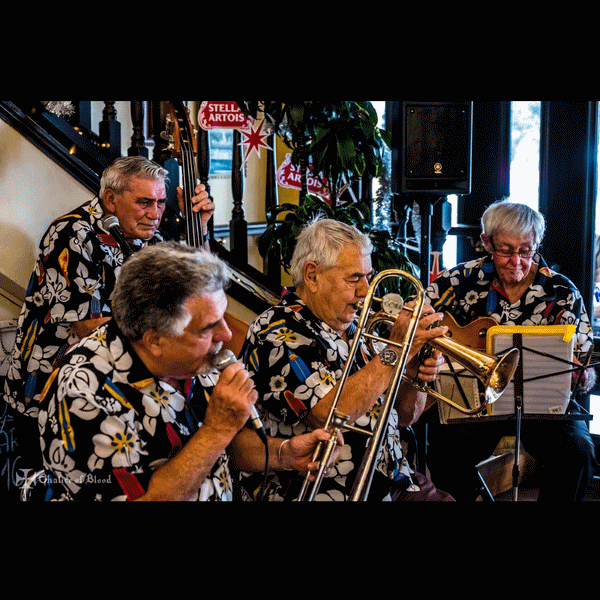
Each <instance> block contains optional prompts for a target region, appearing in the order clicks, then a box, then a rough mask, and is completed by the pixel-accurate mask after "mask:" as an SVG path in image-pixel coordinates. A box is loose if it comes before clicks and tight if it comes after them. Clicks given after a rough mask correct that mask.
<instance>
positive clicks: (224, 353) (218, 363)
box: [212, 348, 267, 445]
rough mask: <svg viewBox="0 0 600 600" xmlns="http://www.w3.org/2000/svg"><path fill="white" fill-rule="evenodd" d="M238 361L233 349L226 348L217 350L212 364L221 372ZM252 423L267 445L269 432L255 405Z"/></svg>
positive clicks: (251, 415)
mask: <svg viewBox="0 0 600 600" xmlns="http://www.w3.org/2000/svg"><path fill="white" fill-rule="evenodd" d="M236 362H237V357H236V355H235V354H234V353H233V352H232V351H231V350H227V349H226V348H225V349H223V350H220V351H219V352H217V354H216V355H215V356H214V358H213V361H212V364H213V367H214V368H215V369H217V371H219V372H221V371H223V370H224V369H225V368H226V367H228V366H229V365H232V364H234V363H236ZM250 423H251V424H252V427H254V429H255V430H256V433H258V435H259V437H260V439H261V440H262V441H263V443H264V444H265V445H266V444H267V434H266V432H265V428H264V427H263V424H262V421H261V420H260V417H259V416H258V411H257V410H256V407H255V406H253V407H252V412H251V413H250Z"/></svg>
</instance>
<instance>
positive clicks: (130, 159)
mask: <svg viewBox="0 0 600 600" xmlns="http://www.w3.org/2000/svg"><path fill="white" fill-rule="evenodd" d="M168 174H169V172H168V171H167V170H166V169H163V168H162V167H161V166H160V165H158V164H156V163H155V162H153V161H151V160H149V159H147V158H146V157H144V156H122V157H120V158H117V159H116V160H115V161H114V162H113V163H112V164H111V165H110V166H108V167H106V169H104V172H103V173H102V178H101V179H100V192H99V193H98V196H99V198H100V199H102V198H104V194H105V192H106V190H112V191H113V192H115V193H116V194H121V193H123V192H124V191H125V190H126V189H127V187H128V186H129V180H130V179H131V178H132V177H141V178H142V179H162V180H163V181H165V182H166V181H167V179H168V177H167V175H168Z"/></svg>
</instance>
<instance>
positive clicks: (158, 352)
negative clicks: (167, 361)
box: [141, 329, 165, 358]
mask: <svg viewBox="0 0 600 600" xmlns="http://www.w3.org/2000/svg"><path fill="white" fill-rule="evenodd" d="M164 339H165V338H164V337H163V336H162V335H160V334H159V333H157V332H156V331H154V330H153V329H148V330H146V331H145V332H144V335H143V336H142V339H141V342H142V344H143V346H144V348H145V349H146V351H147V352H149V353H150V354H151V355H152V356H153V357H155V358H160V357H161V356H162V353H163V343H164Z"/></svg>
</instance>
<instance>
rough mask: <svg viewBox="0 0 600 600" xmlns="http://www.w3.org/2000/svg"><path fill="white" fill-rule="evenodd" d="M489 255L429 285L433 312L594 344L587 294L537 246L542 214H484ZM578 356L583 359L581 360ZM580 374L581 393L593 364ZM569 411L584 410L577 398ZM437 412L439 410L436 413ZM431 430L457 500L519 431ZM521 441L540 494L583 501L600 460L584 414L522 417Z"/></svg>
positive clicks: (442, 474)
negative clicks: (554, 331)
mask: <svg viewBox="0 0 600 600" xmlns="http://www.w3.org/2000/svg"><path fill="white" fill-rule="evenodd" d="M482 226H483V233H482V234H481V241H482V243H483V245H484V247H485V249H486V251H487V252H488V254H487V256H485V257H484V258H480V259H477V260H473V261H469V262H466V263H463V264H460V265H458V266H456V267H454V268H453V269H448V270H446V271H444V272H443V273H442V274H441V275H440V276H439V277H438V278H437V279H436V280H435V281H434V282H433V283H432V284H431V285H430V286H429V288H428V289H427V290H426V295H427V297H428V298H429V301H430V302H431V305H432V306H433V308H434V310H436V311H440V312H445V313H448V314H449V315H450V316H451V317H452V318H453V320H454V321H455V322H456V324H457V325H458V326H459V327H466V326H468V325H469V324H471V323H474V322H475V321H476V320H477V319H480V318H483V317H491V318H492V319H493V320H494V321H495V322H496V323H497V324H499V325H517V326H518V325H530V326H531V325H565V324H574V325H575V326H576V340H575V352H576V353H577V352H587V351H588V350H589V349H590V348H591V347H593V337H592V328H591V326H590V321H589V318H588V314H587V311H586V308H585V306H584V303H583V300H582V298H581V294H580V293H579V291H578V290H577V288H576V287H575V286H574V285H573V283H572V282H571V281H570V280H569V279H567V278H566V277H565V276H563V275H561V274H560V273H556V272H554V271H552V270H551V269H550V268H548V266H547V265H546V263H545V261H544V259H543V258H542V257H541V256H540V255H539V254H538V252H537V249H538V248H539V245H540V244H541V242H542V239H543V236H544V229H545V221H544V217H543V215H541V214H540V213H539V212H537V211H535V210H533V209H531V208H529V207H528V206H526V205H523V204H518V203H514V202H510V201H507V200H504V201H500V202H496V203H495V204H493V205H491V206H490V207H489V208H488V209H487V210H486V211H485V212H484V214H483V217H482ZM574 361H575V362H576V358H574ZM578 373H580V371H575V372H574V382H575V381H577V382H578V389H577V390H574V391H575V392H576V393H577V392H579V393H582V392H585V391H587V390H589V389H591V387H593V384H594V381H595V371H594V369H587V370H585V371H583V376H581V377H579V376H578ZM568 411H569V412H570V413H573V414H577V413H579V412H580V407H579V406H578V405H577V403H576V402H575V401H573V400H571V402H570V405H569V407H568ZM430 412H432V413H433V412H434V411H430ZM433 421H434V422H433V423H431V424H430V427H429V431H428V442H429V447H428V458H427V464H428V467H429V469H430V471H431V473H432V477H433V478H434V479H435V481H436V483H437V484H438V485H440V486H441V487H443V488H444V489H446V490H448V491H449V492H450V493H451V494H452V495H453V496H454V497H455V498H456V499H457V500H459V501H460V500H467V501H468V500H474V499H475V493H476V492H475V489H476V486H475V479H474V474H473V473H474V466H475V465H476V464H477V463H478V462H480V461H481V460H484V459H486V458H488V457H489V456H491V454H492V452H493V451H494V449H495V447H496V446H497V444H498V442H499V441H500V439H501V437H503V436H504V435H514V423H512V424H511V422H510V421H496V422H485V420H483V421H479V422H477V423H473V424H470V423H469V424H467V425H458V424H447V425H443V424H440V423H439V422H438V421H437V419H435V418H434V419H433ZM521 440H522V442H523V445H524V447H525V449H526V450H527V451H528V452H529V453H530V454H531V455H532V456H533V457H534V458H535V459H536V461H537V462H538V464H539V466H540V478H541V479H540V485H539V496H538V500H542V501H543V500H554V501H574V500H581V498H582V496H583V494H584V492H585V488H586V485H587V484H588V482H589V481H590V479H591V477H592V476H593V474H594V470H595V468H596V466H597V463H596V456H595V451H594V444H593V442H592V439H591V436H590V432H589V429H588V427H587V425H586V423H585V421H583V420H542V419H535V420H523V423H522V427H521Z"/></svg>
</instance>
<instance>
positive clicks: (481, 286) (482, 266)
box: [426, 255, 594, 352]
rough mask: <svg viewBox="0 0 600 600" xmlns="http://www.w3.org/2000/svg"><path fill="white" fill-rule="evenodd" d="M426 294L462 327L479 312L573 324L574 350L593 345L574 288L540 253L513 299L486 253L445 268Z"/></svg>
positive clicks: (502, 318)
mask: <svg viewBox="0 0 600 600" xmlns="http://www.w3.org/2000/svg"><path fill="white" fill-rule="evenodd" d="M426 295H427V297H428V299H429V301H430V302H431V305H432V306H433V307H434V308H435V310H438V311H440V312H448V313H450V314H451V315H452V316H453V317H454V320H455V321H456V323H457V324H458V325H459V326H461V327H464V326H465V325H468V324H469V323H471V322H472V321H474V320H475V319H477V318H481V317H491V318H492V319H494V320H495V321H496V322H497V323H498V324H499V325H570V324H575V325H576V327H577V339H576V340H575V351H578V352H587V351H588V350H589V349H590V348H592V347H593V343H594V340H593V334H592V327H591V325H590V320H589V317H588V314H587V311H586V309H585V306H584V303H583V299H582V297H581V294H580V293H579V290H578V289H577V288H576V287H575V285H574V284H573V283H572V282H571V281H570V280H569V279H567V278H566V277H565V276H564V275H561V274H560V273H556V272H555V271H553V270H552V269H550V268H549V267H548V265H547V264H546V263H545V261H544V259H543V258H541V257H540V259H539V264H538V270H537V273H536V275H535V278H534V280H533V282H532V283H531V285H530V286H529V288H528V290H527V291H526V292H525V293H524V294H523V295H522V296H521V298H520V299H519V300H518V301H517V302H515V303H514V304H511V303H510V302H509V300H508V299H507V298H506V296H505V295H504V294H503V292H502V286H501V284H500V281H499V279H498V275H497V273H496V269H495V267H494V262H493V260H492V257H491V256H490V255H488V256H486V257H484V258H479V259H476V260H472V261H469V262H466V263H462V264H460V265H458V266H457V267H454V268H453V269H449V270H446V271H444V272H443V273H442V274H441V275H440V276H439V277H438V278H437V279H436V280H435V281H434V282H433V283H432V284H431V285H430V286H429V287H428V288H427V290H426Z"/></svg>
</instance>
